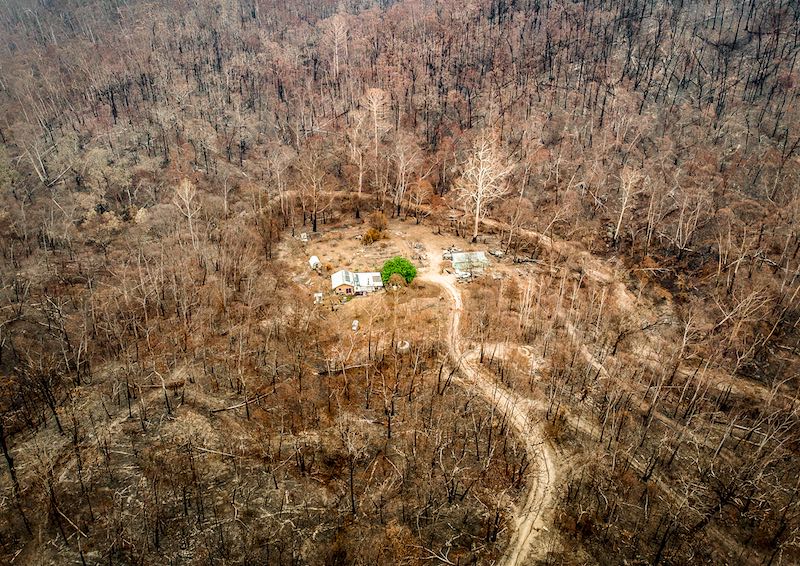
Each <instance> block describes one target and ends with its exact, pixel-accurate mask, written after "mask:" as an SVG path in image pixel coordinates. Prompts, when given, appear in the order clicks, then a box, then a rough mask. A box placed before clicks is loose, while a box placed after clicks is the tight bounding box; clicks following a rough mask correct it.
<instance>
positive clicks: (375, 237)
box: [361, 228, 385, 246]
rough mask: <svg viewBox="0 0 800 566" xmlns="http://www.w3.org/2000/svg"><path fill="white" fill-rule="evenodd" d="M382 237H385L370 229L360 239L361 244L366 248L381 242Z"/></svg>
mask: <svg viewBox="0 0 800 566" xmlns="http://www.w3.org/2000/svg"><path fill="white" fill-rule="evenodd" d="M384 237H385V236H384V235H383V234H382V233H381V232H379V231H378V230H376V229H375V228H370V229H368V230H367V233H366V234H364V237H363V238H361V243H362V244H363V245H365V246H368V245H370V244H372V243H374V242H377V241H379V240H382V239H383V238H384Z"/></svg>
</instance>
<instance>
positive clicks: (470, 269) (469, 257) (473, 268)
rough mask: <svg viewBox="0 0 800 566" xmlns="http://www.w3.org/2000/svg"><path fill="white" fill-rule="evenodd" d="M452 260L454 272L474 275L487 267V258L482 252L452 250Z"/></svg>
mask: <svg viewBox="0 0 800 566" xmlns="http://www.w3.org/2000/svg"><path fill="white" fill-rule="evenodd" d="M452 261H453V269H454V270H455V271H456V274H458V273H466V274H470V275H475V274H477V273H482V272H483V270H484V269H486V268H487V267H489V258H487V257H486V254H485V253H483V252H453V255H452Z"/></svg>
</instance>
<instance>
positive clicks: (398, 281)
mask: <svg viewBox="0 0 800 566" xmlns="http://www.w3.org/2000/svg"><path fill="white" fill-rule="evenodd" d="M406 285H408V283H406V280H405V278H404V277H403V276H402V275H400V274H399V273H392V275H391V276H390V277H389V287H405V286H406Z"/></svg>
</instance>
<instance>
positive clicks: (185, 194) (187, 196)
mask: <svg viewBox="0 0 800 566" xmlns="http://www.w3.org/2000/svg"><path fill="white" fill-rule="evenodd" d="M172 204H174V205H175V206H176V207H177V209H178V210H179V211H180V213H181V214H182V215H183V216H184V217H185V218H186V222H187V223H188V225H189V235H190V236H191V238H192V246H193V247H194V249H195V250H197V247H198V241H197V235H196V233H195V229H196V228H195V219H196V217H197V215H198V214H199V213H200V202H199V200H198V198H197V189H195V187H194V184H193V183H192V182H191V181H190V180H189V179H184V180H183V181H181V184H180V185H179V186H178V189H177V190H176V191H175V196H174V197H173V199H172Z"/></svg>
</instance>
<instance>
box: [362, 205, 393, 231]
mask: <svg viewBox="0 0 800 566" xmlns="http://www.w3.org/2000/svg"><path fill="white" fill-rule="evenodd" d="M367 222H368V223H369V225H370V228H372V229H373V230H376V231H377V232H383V231H384V230H386V227H387V226H388V225H389V221H388V220H387V219H386V215H385V214H384V213H383V212H381V211H379V210H376V211H375V212H373V213H372V214H370V215H369V217H368V218H367Z"/></svg>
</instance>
